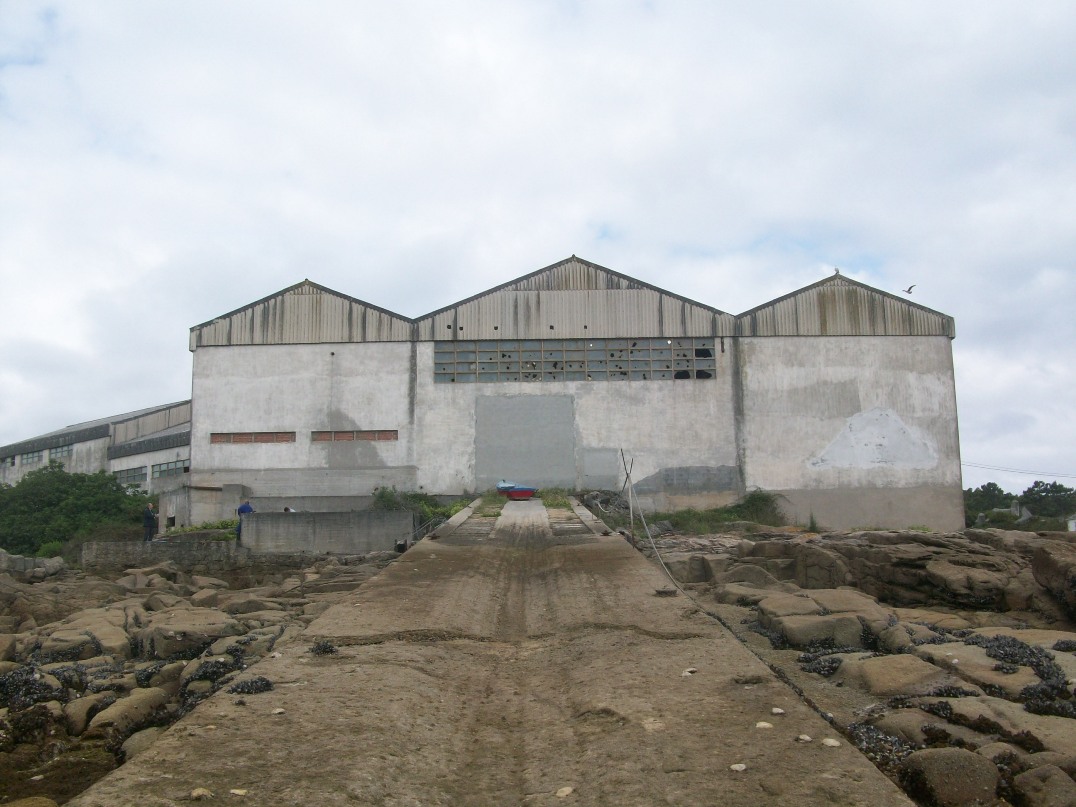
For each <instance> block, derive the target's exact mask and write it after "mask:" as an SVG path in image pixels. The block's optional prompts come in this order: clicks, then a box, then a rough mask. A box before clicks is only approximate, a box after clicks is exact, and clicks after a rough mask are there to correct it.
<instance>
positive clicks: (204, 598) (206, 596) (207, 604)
mask: <svg viewBox="0 0 1076 807" xmlns="http://www.w3.org/2000/svg"><path fill="white" fill-rule="evenodd" d="M219 600H220V592H219V591H218V590H217V589H214V588H203V589H200V590H198V591H196V592H194V593H193V594H191V596H190V604H191V605H193V606H194V607H195V608H214V607H216V605H217V603H218V602H219Z"/></svg>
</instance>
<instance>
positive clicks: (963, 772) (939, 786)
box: [900, 748, 1000, 807]
mask: <svg viewBox="0 0 1076 807" xmlns="http://www.w3.org/2000/svg"><path fill="white" fill-rule="evenodd" d="M900 774H901V781H902V782H903V784H904V787H905V789H906V790H907V791H908V792H909V793H910V794H912V796H914V797H916V798H918V799H921V800H923V801H924V802H927V803H929V804H936V805H937V806H938V807H969V805H976V804H978V805H992V804H995V803H996V802H997V797H996V795H995V791H996V790H997V786H998V782H999V780H1000V775H999V774H998V769H997V768H996V767H995V766H994V763H993V762H991V761H990V760H989V759H986V758H985V757H982V756H980V755H979V754H976V753H975V752H974V751H967V750H965V749H963V748H925V749H923V750H921V751H915V752H913V753H912V754H910V755H909V756H908V758H907V759H905V760H904V762H903V763H902V764H901V768H900Z"/></svg>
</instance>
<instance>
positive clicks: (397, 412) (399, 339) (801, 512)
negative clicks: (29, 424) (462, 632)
mask: <svg viewBox="0 0 1076 807" xmlns="http://www.w3.org/2000/svg"><path fill="white" fill-rule="evenodd" d="M954 335H955V329H954V323H953V320H952V318H951V317H948V316H946V315H944V314H940V313H938V312H936V311H932V310H930V309H928V308H925V307H923V306H920V305H916V304H914V303H912V302H911V301H909V300H908V299H904V298H900V297H896V296H894V295H891V294H887V293H885V292H882V291H879V290H877V289H873V288H871V287H869V286H866V285H864V284H862V283H858V282H856V281H854V280H851V279H849V278H847V277H844V276H842V275H839V274H838V275H833V276H831V277H827V278H826V279H824V280H822V281H820V282H818V283H815V284H813V285H810V286H807V287H805V288H803V289H800V290H798V291H796V292H793V293H791V294H789V295H787V296H785V297H782V298H780V299H777V300H774V301H772V302H769V303H766V304H765V305H762V306H759V307H758V308H754V309H752V310H750V311H748V312H746V313H743V314H740V315H739V316H735V315H731V314H728V313H725V312H723V311H720V310H718V309H716V308H712V307H710V306H707V305H704V304H702V303H698V302H695V301H693V300H689V299H687V298H684V297H681V296H679V295H676V294H673V293H671V292H668V291H665V290H663V289H660V288H657V287H655V286H651V285H649V284H647V283H644V282H642V281H639V280H636V279H634V278H631V277H628V276H626V275H623V274H620V273H617V272H614V271H612V270H609V269H605V268H603V267H601V266H597V265H595V264H593V263H589V262H587V261H584V260H582V259H580V258H576V257H574V256H573V257H572V258H569V259H567V260H564V261H561V262H559V263H556V264H554V265H552V266H549V267H546V268H544V269H540V270H538V271H536V272H533V273H531V274H529V275H525V276H523V277H520V278H518V279H516V280H513V281H511V282H508V283H505V284H503V285H501V286H498V287H496V288H493V289H490V290H489V291H486V292H483V293H482V294H479V295H476V296H474V297H471V298H468V299H466V300H462V301H460V302H458V303H454V304H453V305H450V306H448V307H446V308H442V309H440V310H438V311H434V312H433V313H431V314H428V315H426V316H424V317H420V318H418V319H410V318H408V317H404V316H401V315H399V314H394V313H392V312H391V311H386V310H384V309H382V308H378V307H377V306H374V305H371V304H369V303H366V302H363V301H361V300H357V299H355V298H352V297H348V296H346V295H343V294H340V293H338V292H335V291H332V290H330V289H327V288H324V287H322V286H319V285H317V284H316V283H312V282H310V281H303V282H301V283H298V284H296V285H295V286H292V287H290V288H288V289H284V290H283V291H280V292H278V293H276V294H273V295H271V296H269V297H266V298H264V299H262V300H258V301H256V302H253V303H251V304H249V305H247V306H244V307H243V308H240V309H238V310H236V311H232V312H231V313H229V314H225V315H223V316H221V317H218V318H216V319H214V320H212V321H210V322H206V323H204V324H202V325H198V326H195V327H194V328H192V329H191V333H190V349H191V350H192V351H193V353H194V374H193V386H192V401H191V412H190V415H191V416H190V421H189V473H188V474H185V475H184V476H183V478H182V484H181V486H179V487H177V488H176V489H174V490H173V491H171V492H169V493H167V494H165V496H163V497H162V508H161V509H162V513H163V514H164V515H165V516H166V518H167V519H168V521H169V523H177V524H186V523H201V522H205V521H213V520H217V519H220V518H225V517H228V516H230V515H231V514H232V513H233V512H234V508H235V506H236V505H237V504H238V503H239V501H240V499H242V498H251V499H252V500H253V501H254V502H255V505H256V506H258V505H259V504H260V505H261V506H260V507H259V509H260V510H270V509H281V508H282V506H283V505H285V504H287V505H290V506H292V507H298V508H299V509H303V510H311V511H334V510H349V509H355V508H357V507H359V506H361V505H362V503H363V502H364V501H365V500H366V499H367V497H369V496H370V495H371V494H372V493H373V491H374V490H375V489H376V488H378V487H382V486H394V487H396V488H397V489H399V490H417V491H425V492H428V493H431V494H444V495H462V494H468V493H474V492H478V491H482V490H485V489H488V488H490V487H492V486H493V485H494V484H495V483H496V482H497V481H498V480H499V479H502V478H509V479H513V480H515V481H517V482H521V483H529V484H533V485H538V486H557V487H566V488H573V489H593V488H604V489H619V488H620V487H621V486H622V485H623V484H624V481H625V468H624V462H623V461H622V452H623V457H624V458H626V459H627V461H628V462H629V463H630V467H631V477H632V481H633V484H634V489H635V491H636V493H637V494H638V496H639V498H640V500H641V501H642V502H643V503H644V505H646V506H649V507H651V508H654V509H666V508H677V507H687V506H693V507H707V506H716V505H721V504H725V503H729V502H731V501H733V500H735V499H736V498H738V497H739V496H741V495H742V494H743V493H744V492H745V491H747V490H750V489H753V488H762V489H765V490H768V491H772V492H774V493H777V494H779V495H780V496H781V497H782V499H781V504H782V507H783V509H784V510H785V512H786V514H787V515H788V517H789V519H790V520H791V521H795V522H800V523H804V524H806V523H807V522H808V521H809V520H810V519H811V517H812V516H813V517H814V519H815V520H816V521H817V522H818V523H819V524H822V525H823V526H826V527H830V528H856V527H908V526H917V525H922V526H926V527H931V528H935V529H944V530H948V529H958V528H960V527H961V526H962V525H963V504H962V496H961V478H960V455H959V443H958V436H957V417H956V394H955V387H954V378H953V361H952V347H951V340H952V338H953V337H954ZM9 448H10V447H9ZM113 470H118V469H113Z"/></svg>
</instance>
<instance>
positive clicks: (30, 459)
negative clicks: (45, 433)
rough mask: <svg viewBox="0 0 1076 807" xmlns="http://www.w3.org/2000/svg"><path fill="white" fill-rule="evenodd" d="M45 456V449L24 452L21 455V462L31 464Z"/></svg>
mask: <svg viewBox="0 0 1076 807" xmlns="http://www.w3.org/2000/svg"><path fill="white" fill-rule="evenodd" d="M44 457H45V451H44V450H41V451H27V452H26V453H24V454H20V455H19V462H20V463H22V464H23V465H31V464H33V463H35V462H41V460H42V459H44Z"/></svg>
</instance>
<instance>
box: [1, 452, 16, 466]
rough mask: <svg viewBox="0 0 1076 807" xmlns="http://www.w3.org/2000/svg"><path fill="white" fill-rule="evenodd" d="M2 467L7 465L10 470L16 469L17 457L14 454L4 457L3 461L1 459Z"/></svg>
mask: <svg viewBox="0 0 1076 807" xmlns="http://www.w3.org/2000/svg"><path fill="white" fill-rule="evenodd" d="M0 465H6V466H8V467H9V468H14V467H15V455H14V454H12V455H11V456H10V457H4V458H3V459H0Z"/></svg>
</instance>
